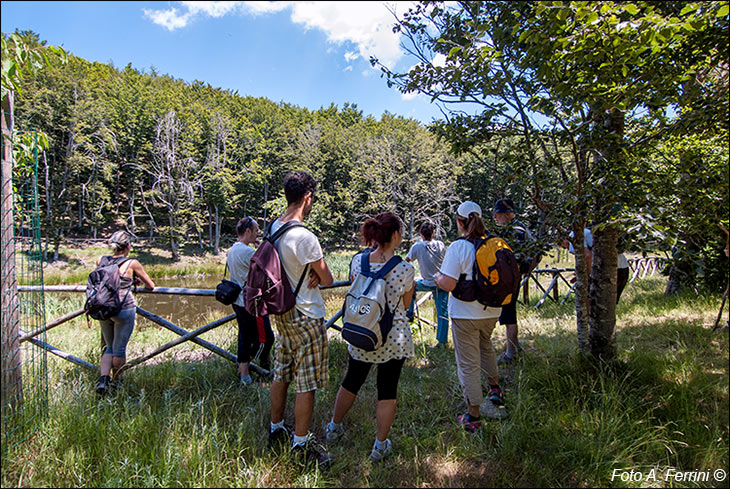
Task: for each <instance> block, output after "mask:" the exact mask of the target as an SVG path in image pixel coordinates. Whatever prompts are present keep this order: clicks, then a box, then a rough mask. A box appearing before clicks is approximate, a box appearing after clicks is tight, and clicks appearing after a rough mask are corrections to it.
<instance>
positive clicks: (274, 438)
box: [269, 424, 294, 449]
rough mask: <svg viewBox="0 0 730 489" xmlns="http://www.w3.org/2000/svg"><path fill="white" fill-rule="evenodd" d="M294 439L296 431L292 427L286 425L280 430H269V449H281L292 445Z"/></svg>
mask: <svg viewBox="0 0 730 489" xmlns="http://www.w3.org/2000/svg"><path fill="white" fill-rule="evenodd" d="M293 437H294V430H293V429H292V427H291V426H287V425H286V424H285V425H284V427H283V428H279V429H278V430H276V431H273V432H272V431H271V430H269V448H270V449H275V448H281V447H286V446H289V445H291V441H292V438H293Z"/></svg>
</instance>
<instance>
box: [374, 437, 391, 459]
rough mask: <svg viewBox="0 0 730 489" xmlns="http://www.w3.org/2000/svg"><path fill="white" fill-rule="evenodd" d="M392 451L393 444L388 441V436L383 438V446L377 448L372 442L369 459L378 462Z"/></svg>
mask: <svg viewBox="0 0 730 489" xmlns="http://www.w3.org/2000/svg"><path fill="white" fill-rule="evenodd" d="M392 451H393V444H392V443H391V442H390V438H387V439H386V440H385V447H384V448H378V446H377V444H376V443H373V451H372V452H370V460H372V461H373V462H380V461H381V460H383V459H384V458H385V457H387V456H388V455H390V454H391V452H392Z"/></svg>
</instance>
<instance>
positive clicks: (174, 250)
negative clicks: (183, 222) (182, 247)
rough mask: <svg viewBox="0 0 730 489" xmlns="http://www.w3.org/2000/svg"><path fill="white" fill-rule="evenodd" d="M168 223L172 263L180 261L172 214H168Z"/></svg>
mask: <svg viewBox="0 0 730 489" xmlns="http://www.w3.org/2000/svg"><path fill="white" fill-rule="evenodd" d="M168 222H169V223H170V231H169V236H170V251H171V252H172V261H178V260H179V259H180V252H179V244H178V241H177V236H176V233H177V231H176V228H175V220H174V219H173V217H172V213H169V214H168Z"/></svg>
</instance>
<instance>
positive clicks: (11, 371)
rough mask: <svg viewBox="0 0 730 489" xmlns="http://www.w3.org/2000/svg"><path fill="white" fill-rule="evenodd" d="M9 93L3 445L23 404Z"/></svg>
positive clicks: (4, 176) (0, 249)
mask: <svg viewBox="0 0 730 489" xmlns="http://www.w3.org/2000/svg"><path fill="white" fill-rule="evenodd" d="M12 135H13V92H10V93H8V95H7V97H6V99H5V100H4V101H3V102H2V147H3V154H2V164H1V165H0V166H1V167H2V171H1V172H0V178H1V180H0V188H1V189H2V192H1V194H2V195H0V199H1V200H2V207H1V209H2V216H1V221H0V222H1V226H2V227H0V233H2V245H1V246H0V266H2V270H1V273H0V278H1V279H2V291H1V292H2V348H1V350H2V351H1V352H0V355H2V388H1V389H0V390H2V418H3V441H5V434H6V429H8V430H9V429H10V427H6V425H5V420H6V419H8V417H9V416H11V415H12V414H13V412H14V411H17V410H18V409H19V408H20V407H21V406H22V404H23V376H22V359H21V351H20V342H19V341H18V328H19V326H20V303H19V301H18V281H17V278H16V275H15V239H14V233H13V223H14V221H13V148H12Z"/></svg>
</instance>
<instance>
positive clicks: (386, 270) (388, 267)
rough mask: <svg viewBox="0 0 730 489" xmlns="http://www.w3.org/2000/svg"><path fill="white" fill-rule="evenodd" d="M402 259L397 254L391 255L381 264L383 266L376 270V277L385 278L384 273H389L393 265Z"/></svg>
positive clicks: (395, 265) (396, 264)
mask: <svg viewBox="0 0 730 489" xmlns="http://www.w3.org/2000/svg"><path fill="white" fill-rule="evenodd" d="M402 261H403V259H402V258H401V257H400V256H398V255H393V257H392V258H391V259H390V260H388V261H387V262H386V263H385V265H383V268H381V269H380V270H378V273H377V276H378V278H385V276H386V275H388V274H389V273H390V271H391V270H393V269H394V268H395V267H397V266H398V264H399V263H400V262H402Z"/></svg>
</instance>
